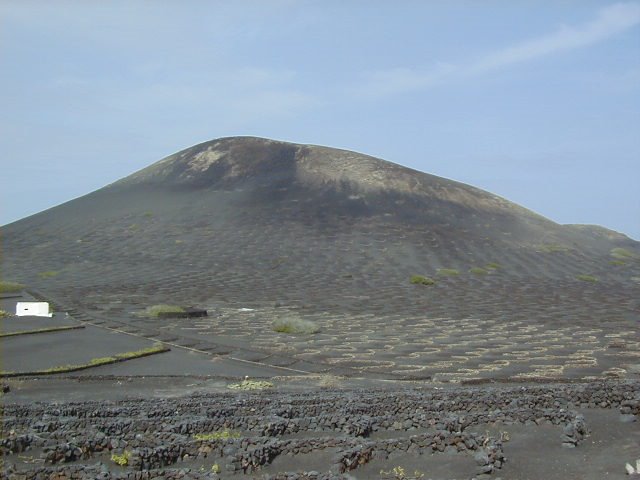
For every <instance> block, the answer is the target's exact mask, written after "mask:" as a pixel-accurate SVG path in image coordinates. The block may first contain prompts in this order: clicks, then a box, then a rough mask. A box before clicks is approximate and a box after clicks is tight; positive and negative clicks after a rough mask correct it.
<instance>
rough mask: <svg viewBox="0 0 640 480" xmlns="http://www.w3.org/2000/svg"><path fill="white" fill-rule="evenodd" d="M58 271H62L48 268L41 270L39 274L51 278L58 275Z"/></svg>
mask: <svg viewBox="0 0 640 480" xmlns="http://www.w3.org/2000/svg"><path fill="white" fill-rule="evenodd" d="M58 273H60V272H58V271H56V270H47V271H46V272H40V273H39V274H38V276H39V277H40V278H51V277H55V276H56V275H58Z"/></svg>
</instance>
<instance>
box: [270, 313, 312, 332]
mask: <svg viewBox="0 0 640 480" xmlns="http://www.w3.org/2000/svg"><path fill="white" fill-rule="evenodd" d="M273 330H274V331H276V332H278V333H298V334H312V333H318V332H319V331H320V327H319V326H318V324H317V323H315V322H312V321H310V320H304V319H302V318H296V317H284V318H278V319H276V320H274V322H273Z"/></svg>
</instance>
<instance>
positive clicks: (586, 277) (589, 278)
mask: <svg viewBox="0 0 640 480" xmlns="http://www.w3.org/2000/svg"><path fill="white" fill-rule="evenodd" d="M576 278H577V279H578V280H581V281H583V282H592V283H595V282H597V281H598V279H597V278H596V277H594V276H593V275H584V274H583V275H578V276H577V277H576Z"/></svg>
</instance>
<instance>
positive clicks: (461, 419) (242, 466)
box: [0, 381, 640, 480]
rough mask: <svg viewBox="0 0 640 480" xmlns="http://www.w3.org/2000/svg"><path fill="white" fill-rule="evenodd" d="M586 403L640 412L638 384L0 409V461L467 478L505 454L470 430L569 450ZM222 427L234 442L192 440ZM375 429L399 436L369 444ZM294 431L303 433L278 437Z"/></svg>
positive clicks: (117, 473)
mask: <svg viewBox="0 0 640 480" xmlns="http://www.w3.org/2000/svg"><path fill="white" fill-rule="evenodd" d="M587 407H590V408H617V409H619V410H620V413H621V415H623V416H624V415H627V416H634V415H640V385H639V384H638V383H633V382H615V381H606V382H597V383H589V384H561V385H551V386H538V385H536V386H517V387H506V386H501V387H487V386H484V387H464V388H462V387H461V388H449V389H443V390H434V389H432V388H429V389H427V388H425V389H403V390H395V391H387V390H384V391H379V390H378V391H376V390H366V391H319V392H318V391H316V392H312V393H277V392H272V391H261V392H257V393H233V394H195V395H191V396H188V397H182V398H178V399H154V400H153V401H146V400H126V401H120V402H118V403H117V404H109V403H99V402H83V403H67V404H62V405H57V404H40V403H38V404H29V405H15V404H5V406H4V416H3V425H2V427H3V435H2V441H1V443H0V454H1V455H2V457H3V460H4V468H5V469H6V471H7V472H9V476H8V478H10V479H12V480H18V479H20V480H35V479H40V478H46V479H49V478H55V479H57V480H63V479H72V478H77V479H90V478H91V479H93V478H104V479H128V480H133V479H155V478H158V479H159V478H164V479H173V478H195V479H198V478H217V476H216V474H215V473H214V472H200V471H196V470H192V469H191V468H190V467H189V465H190V463H191V462H193V461H202V460H205V459H206V460H208V461H209V460H210V461H213V460H215V461H216V463H218V465H219V467H220V469H221V472H222V474H225V475H227V476H228V475H229V474H233V473H236V472H245V473H248V472H259V471H260V468H261V467H263V466H265V465H267V464H269V463H271V462H272V461H273V459H274V458H276V457H277V456H279V455H301V454H306V453H313V452H321V451H325V450H327V449H331V451H334V452H337V453H336V454H335V455H334V458H333V460H332V463H331V465H328V466H327V469H326V471H324V472H321V473H318V472H306V473H300V472H297V473H294V472H289V473H286V472H283V473H282V474H279V475H271V476H269V475H266V476H265V478H270V479H281V478H282V479H296V478H316V479H333V478H341V477H344V475H345V474H347V473H348V472H350V471H352V470H356V469H357V468H358V467H359V466H361V465H363V464H366V463H368V462H369V461H371V460H386V459H387V458H389V456H390V455H392V454H394V453H409V454H415V455H422V454H427V453H429V454H431V453H438V452H445V451H447V452H451V451H455V452H460V453H462V454H468V455H472V456H473V457H474V459H475V461H476V464H477V474H478V475H489V474H491V473H492V472H495V471H499V470H500V468H501V467H502V465H503V464H504V462H505V461H508V459H505V458H504V455H503V450H502V443H501V439H499V438H493V437H491V436H488V435H485V434H480V433H477V432H475V431H474V426H476V425H478V426H483V425H487V424H514V423H519V424H525V425H532V426H533V425H541V424H553V425H558V437H557V440H556V441H557V444H558V446H560V445H563V446H565V447H572V448H573V447H578V446H579V444H580V442H581V441H582V440H583V439H584V438H585V436H586V435H588V433H589V430H588V425H587V424H586V423H585V421H584V418H583V417H582V416H581V415H578V414H577V412H576V411H575V408H587ZM224 429H229V430H231V431H233V432H238V433H240V437H239V438H221V439H214V440H198V439H197V438H196V436H197V435H199V434H206V433H211V432H220V431H222V430H224ZM376 432H398V436H397V438H393V436H394V435H393V433H391V434H389V433H387V434H386V435H385V436H386V437H392V438H385V439H377V438H371V436H372V435H374V434H375V433H376ZM296 434H298V435H299V434H303V435H304V437H305V438H290V437H288V436H293V437H295V435H296ZM374 436H375V435H374ZM28 452H37V454H38V457H37V459H35V461H36V462H40V463H34V464H31V465H28V466H25V465H22V464H20V462H17V461H15V457H16V456H17V455H18V454H22V455H24V454H25V453H28ZM125 452H126V453H127V455H128V457H129V459H128V465H127V466H126V467H124V468H116V467H115V464H114V463H113V462H112V461H111V460H110V457H111V455H112V454H118V455H121V454H124V453H125ZM200 463H202V462H200ZM427 473H428V472H427ZM185 475H186V477H185Z"/></svg>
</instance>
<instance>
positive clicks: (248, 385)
mask: <svg viewBox="0 0 640 480" xmlns="http://www.w3.org/2000/svg"><path fill="white" fill-rule="evenodd" d="M227 388H229V389H231V390H266V389H268V388H273V383H271V382H267V381H265V380H249V379H248V378H245V379H244V380H243V381H241V382H240V383H232V384H230V385H227Z"/></svg>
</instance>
